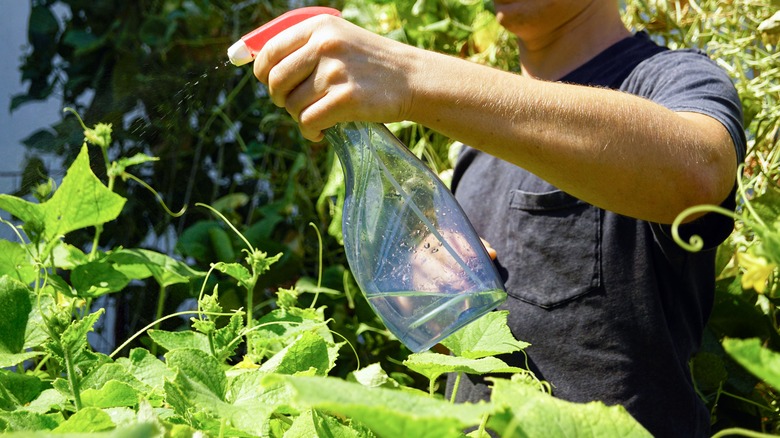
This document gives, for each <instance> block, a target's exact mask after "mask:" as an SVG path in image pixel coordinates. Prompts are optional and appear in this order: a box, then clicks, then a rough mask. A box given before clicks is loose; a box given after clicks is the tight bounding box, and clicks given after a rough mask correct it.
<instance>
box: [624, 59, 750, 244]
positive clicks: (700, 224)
mask: <svg viewBox="0 0 780 438" xmlns="http://www.w3.org/2000/svg"><path fill="white" fill-rule="evenodd" d="M621 90H623V91H626V92H629V93H632V94H636V95H639V96H642V97H645V98H647V99H650V100H652V101H654V102H656V103H658V104H660V105H663V106H665V107H666V108H669V109H671V110H673V111H686V112H695V113H700V114H705V115H708V116H710V117H712V118H714V119H715V120H718V121H719V122H720V123H721V124H723V126H724V127H725V128H726V129H727V130H728V132H729V134H730V135H731V139H732V141H733V142H734V148H735V151H734V153H735V154H736V157H737V163H741V162H743V161H744V159H745V153H746V143H747V142H746V139H745V131H744V128H743V122H742V105H741V103H740V100H739V96H738V94H737V91H736V89H735V87H734V84H733V83H732V81H731V78H729V76H728V75H727V74H726V72H725V71H724V70H723V69H722V68H720V67H719V66H718V65H717V64H716V63H715V62H714V61H712V60H711V59H710V58H709V57H708V56H707V55H706V54H704V53H703V52H701V51H698V50H692V49H691V50H669V51H665V52H661V53H659V54H657V55H655V56H652V57H651V58H648V59H647V60H645V61H644V62H642V63H641V64H639V65H638V66H637V67H636V68H635V69H634V71H632V73H631V74H630V75H629V76H628V77H627V78H626V80H625V82H624V83H623V86H621ZM735 194H736V181H735V189H734V190H732V192H731V194H730V195H729V196H728V197H727V198H726V199H725V200H724V201H723V203H722V204H721V206H722V207H724V208H726V209H729V210H733V209H734V208H735ZM733 227H734V222H733V220H732V219H731V218H729V217H726V216H723V215H721V214H717V213H709V214H706V215H704V216H702V217H701V218H699V219H697V220H695V221H693V222H690V223H686V224H684V225H682V226H681V227H680V230H679V231H680V236H681V237H682V238H683V239H685V240H686V241H688V240H689V239H690V237H691V236H693V235H698V236H700V237H702V239H703V240H704V247H705V248H714V247H716V246H717V245H718V244H720V243H721V242H723V240H725V239H726V238H727V237H728V236H729V234H730V233H731V231H732V230H733ZM653 231H654V232H655V234H656V239H659V240H666V241H667V242H668V241H669V240H670V239H671V227H670V226H668V225H660V224H654V225H653ZM667 242H663V243H667Z"/></svg>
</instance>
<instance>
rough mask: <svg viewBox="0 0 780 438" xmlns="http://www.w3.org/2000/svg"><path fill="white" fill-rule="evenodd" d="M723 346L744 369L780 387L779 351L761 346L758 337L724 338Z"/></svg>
mask: <svg viewBox="0 0 780 438" xmlns="http://www.w3.org/2000/svg"><path fill="white" fill-rule="evenodd" d="M723 348H724V349H725V350H726V352H727V353H728V354H729V355H730V356H731V357H733V358H734V360H736V361H737V362H738V363H739V364H740V365H742V366H743V367H745V369H746V370H748V371H750V372H751V373H753V374H754V375H755V376H756V377H758V378H760V379H762V380H764V381H765V382H766V383H767V384H769V385H770V386H772V387H773V388H775V389H780V353H778V352H775V351H772V350H770V349H768V348H766V347H763V346H762V345H761V341H760V340H759V339H758V338H751V339H733V338H732V339H724V340H723Z"/></svg>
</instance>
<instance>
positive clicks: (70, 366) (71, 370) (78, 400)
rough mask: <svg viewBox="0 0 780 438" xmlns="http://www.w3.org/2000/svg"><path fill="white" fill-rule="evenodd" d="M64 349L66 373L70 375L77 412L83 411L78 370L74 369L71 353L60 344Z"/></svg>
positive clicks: (69, 379)
mask: <svg viewBox="0 0 780 438" xmlns="http://www.w3.org/2000/svg"><path fill="white" fill-rule="evenodd" d="M60 348H62V355H63V356H64V357H65V371H66V372H67V374H68V384H69V385H70V392H72V393H73V402H74V403H75V404H76V412H78V411H80V410H81V407H82V406H81V389H80V388H79V382H78V377H77V376H76V369H75V368H74V367H73V358H72V357H71V353H70V351H68V349H67V348H65V346H63V345H62V344H60Z"/></svg>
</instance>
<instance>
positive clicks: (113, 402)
mask: <svg viewBox="0 0 780 438" xmlns="http://www.w3.org/2000/svg"><path fill="white" fill-rule="evenodd" d="M140 396H141V394H140V393H139V392H138V390H136V389H135V388H133V387H132V386H130V385H128V384H127V383H124V382H120V381H118V380H110V381H108V382H106V384H105V385H103V387H102V388H100V389H94V388H88V389H85V390H82V391H81V402H82V403H83V405H84V406H85V407H89V406H91V407H95V408H113V407H119V406H135V405H137V404H138V399H139V397H140Z"/></svg>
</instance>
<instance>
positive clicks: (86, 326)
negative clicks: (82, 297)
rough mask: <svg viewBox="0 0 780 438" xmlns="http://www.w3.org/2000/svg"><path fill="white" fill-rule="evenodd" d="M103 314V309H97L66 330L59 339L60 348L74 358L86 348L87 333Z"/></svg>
mask: <svg viewBox="0 0 780 438" xmlns="http://www.w3.org/2000/svg"><path fill="white" fill-rule="evenodd" d="M104 312H105V309H98V310H97V311H96V312H92V313H90V314H89V315H87V316H85V317H84V318H82V319H81V320H79V321H76V322H74V323H73V324H71V325H70V326H69V327H68V328H66V329H65V331H64V332H63V333H62V336H61V337H60V343H61V345H62V348H63V349H65V350H67V351H69V352H70V354H71V355H72V356H74V357H75V356H76V355H78V353H80V352H81V350H83V349H84V348H85V347H86V346H87V333H89V332H91V331H92V330H93V326H94V325H95V323H96V322H97V320H98V319H100V317H101V316H102V315H103V313H104Z"/></svg>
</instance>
